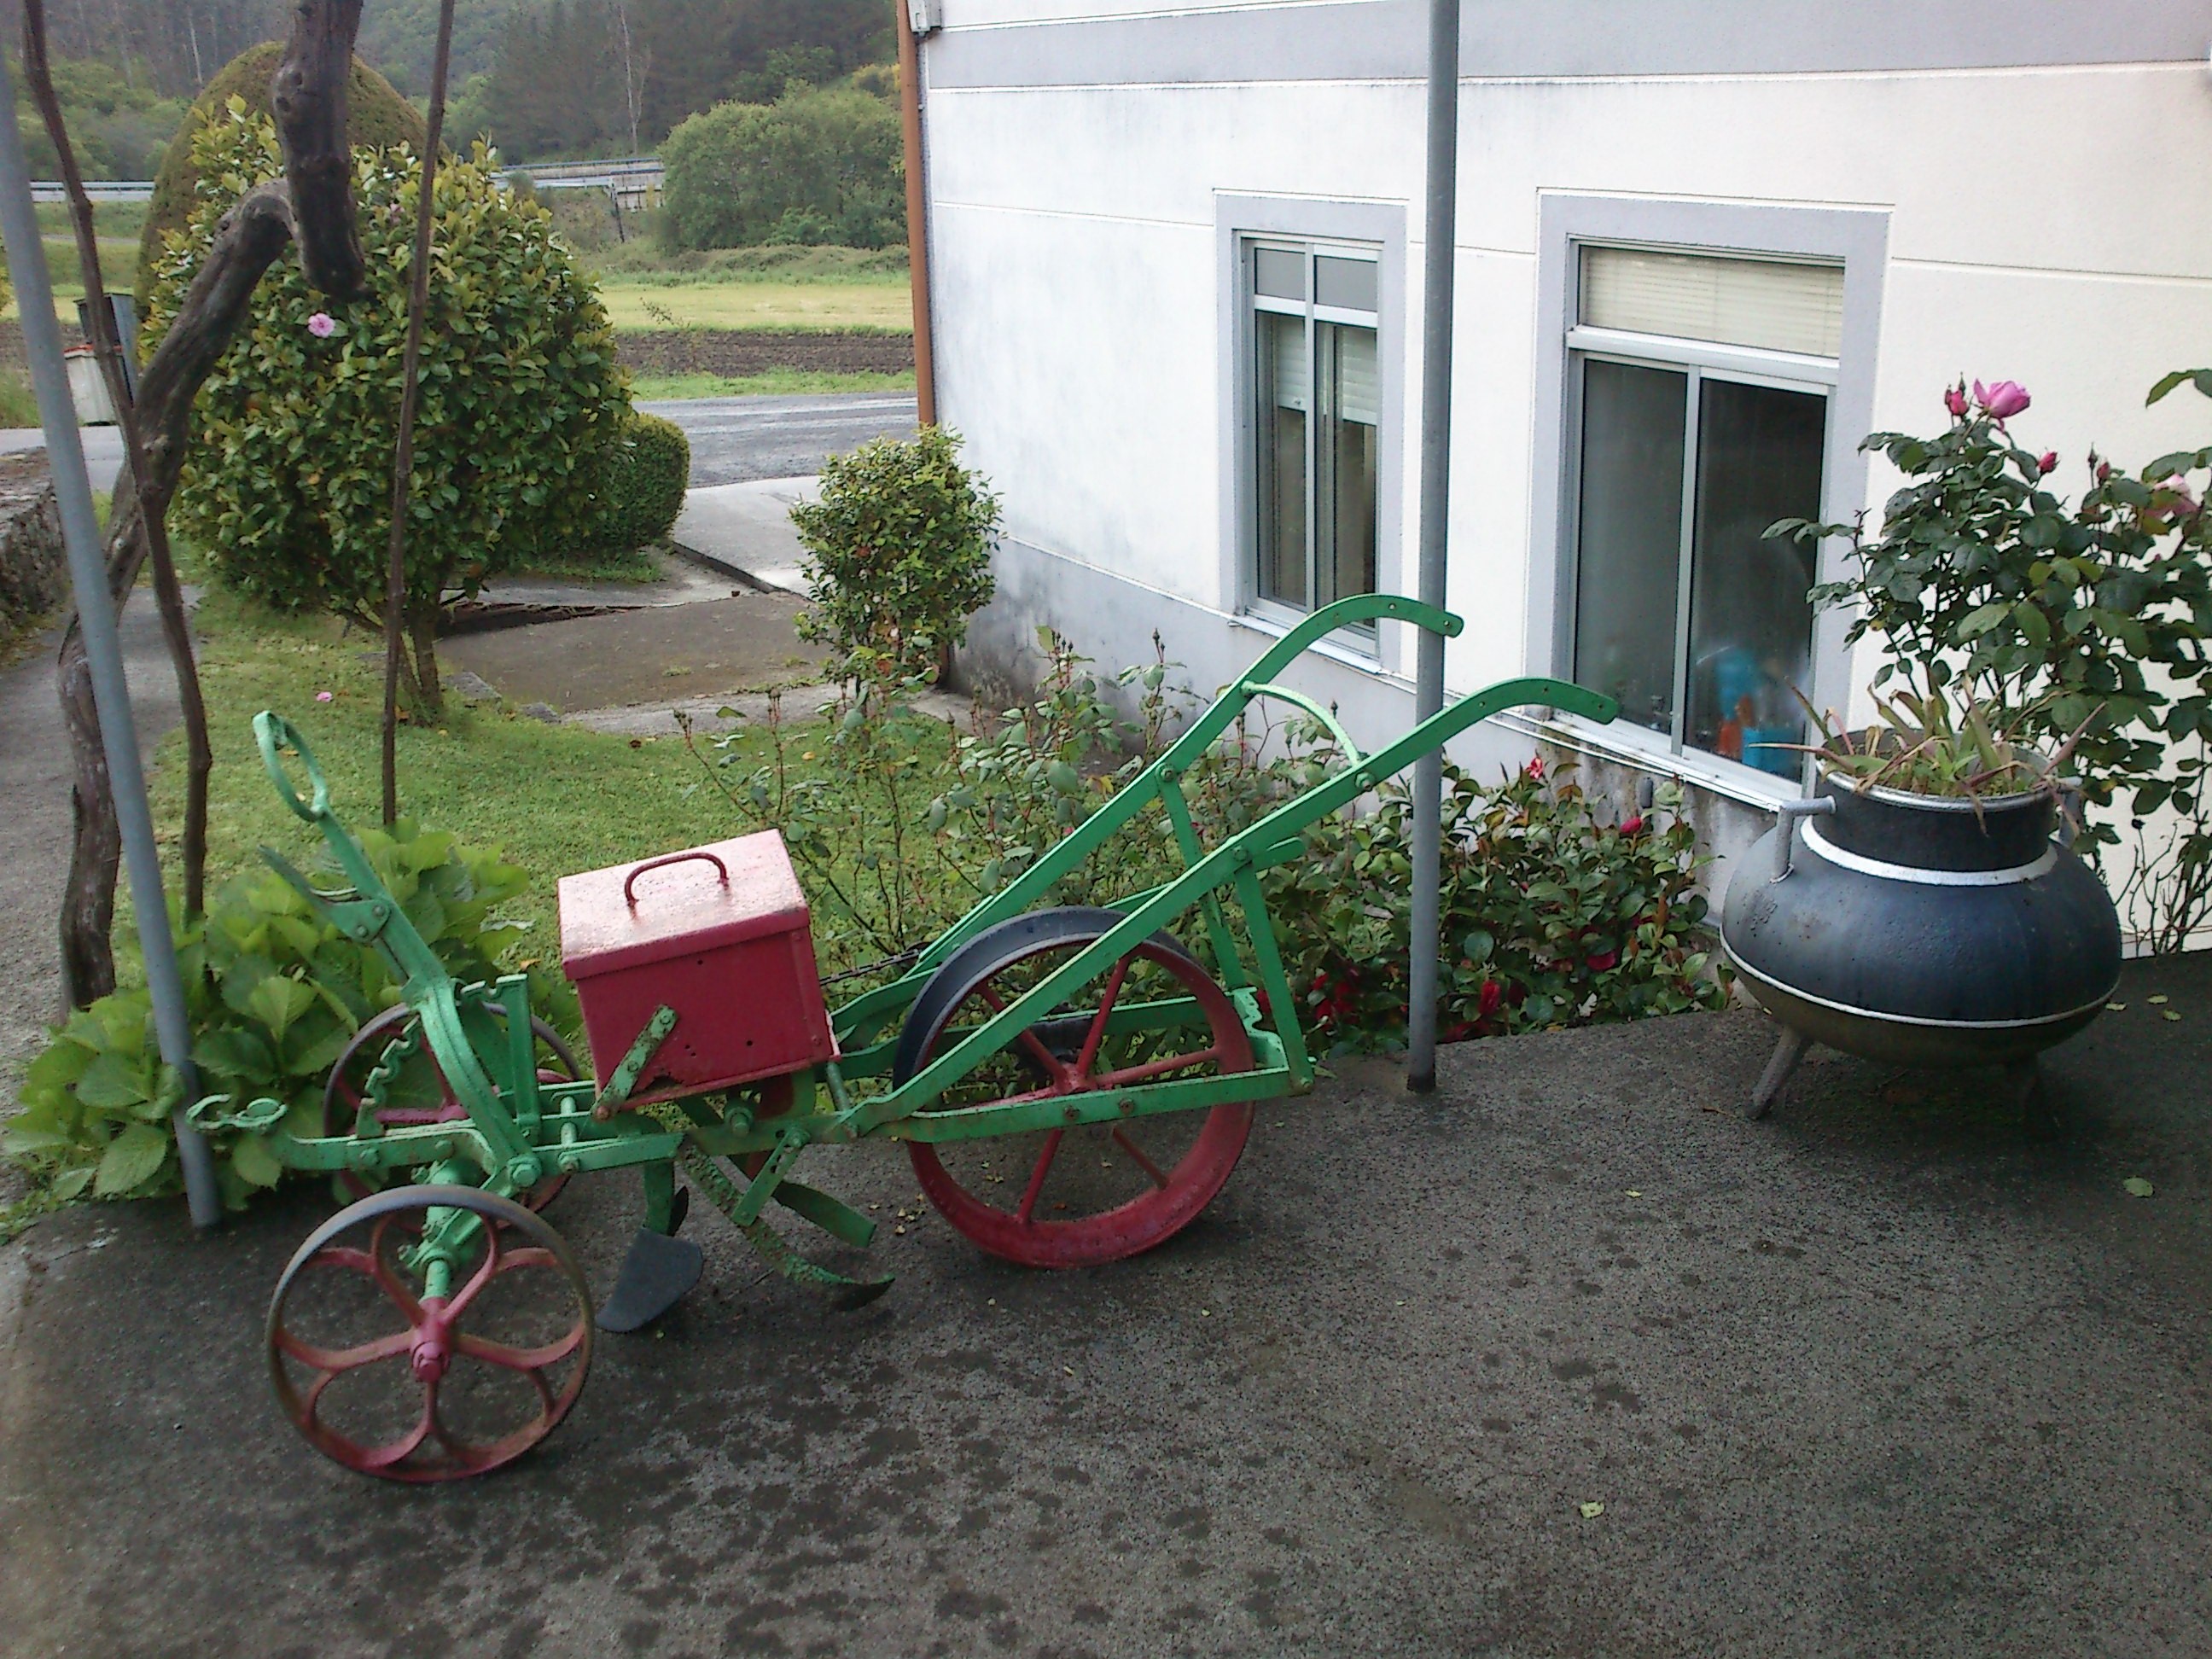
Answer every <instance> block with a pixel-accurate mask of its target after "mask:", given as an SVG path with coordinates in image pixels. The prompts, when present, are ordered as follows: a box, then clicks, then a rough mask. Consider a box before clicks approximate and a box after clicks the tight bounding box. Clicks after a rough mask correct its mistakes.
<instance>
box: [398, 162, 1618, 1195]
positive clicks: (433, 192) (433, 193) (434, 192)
mask: <svg viewBox="0 0 2212 1659" xmlns="http://www.w3.org/2000/svg"><path fill="white" fill-rule="evenodd" d="M431 193H432V195H434V196H435V194H436V193H437V192H436V191H432V192H431ZM1628 1195H1629V1196H1630V1197H1631V1198H1641V1197H1643V1196H1644V1194H1641V1193H1639V1192H1638V1191H1637V1190H1636V1188H1633V1187H1631V1188H1629V1189H1628Z"/></svg>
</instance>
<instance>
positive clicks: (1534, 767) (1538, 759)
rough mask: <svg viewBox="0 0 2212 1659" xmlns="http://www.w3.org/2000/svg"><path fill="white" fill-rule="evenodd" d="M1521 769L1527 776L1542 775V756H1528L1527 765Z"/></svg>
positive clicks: (1535, 776) (1538, 776)
mask: <svg viewBox="0 0 2212 1659" xmlns="http://www.w3.org/2000/svg"><path fill="white" fill-rule="evenodd" d="M1522 772H1523V773H1525V774H1526V775H1528V776H1529V777H1532V778H1541V777H1542V776H1543V775H1544V757H1542V756H1541V755H1531V756H1529V757H1528V765H1526V766H1524V767H1522Z"/></svg>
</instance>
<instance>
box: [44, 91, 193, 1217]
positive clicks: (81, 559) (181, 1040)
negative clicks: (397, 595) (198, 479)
mask: <svg viewBox="0 0 2212 1659" xmlns="http://www.w3.org/2000/svg"><path fill="white" fill-rule="evenodd" d="M0 238H4V239H5V240H6V243H7V247H8V269H9V271H10V272H11V273H13V275H14V276H15V308H16V310H17V312H18V313H20V314H21V317H22V319H23V355H24V356H26V357H27V359H28V360H29V362H30V367H31V385H32V386H33V389H35V390H36V392H38V394H39V421H40V424H41V425H42V426H44V427H45V428H46V460H47V462H48V464H49V465H51V467H52V471H53V477H54V495H55V498H56V500H57V501H58V503H59V505H60V507H61V517H62V543H63V545H64V547H65V548H66V549H67V550H68V551H69V566H70V583H71V584H72V586H74V587H75V588H76V612H77V625H78V626H79V627H80V628H82V629H83V630H84V654H85V660H86V662H87V664H88V665H89V666H90V668H91V670H92V695H93V701H94V703H95V704H96V705H97V707H98V708H99V710H100V745H101V747H102V748H103V749H105V750H106V752H107V778H108V783H109V786H110V787H112V789H113V790H114V792H115V817H116V822H117V823H118V826H119V827H120V828H121V829H122V831H123V858H124V862H125V865H127V866H129V869H130V872H131V903H132V905H133V906H134V907H135V908H137V912H138V943H139V945H140V947H141V949H142V951H143V953H144V955H145V958H146V986H147V989H148V990H149V992H150V993H151V994H152V996H153V1001H154V1031H155V1037H156V1039H157V1040H158V1041H159V1042H160V1044H161V1058H162V1059H163V1060H166V1061H167V1063H168V1064H169V1065H171V1066H175V1067H176V1068H177V1073H178V1075H179V1077H181V1078H182V1079H184V1087H185V1097H184V1099H183V1101H181V1102H179V1104H178V1106H177V1109H176V1112H175V1115H174V1116H173V1120H172V1121H173V1122H174V1123H175V1125H176V1130H177V1157H178V1160H179V1163H181V1164H183V1166H184V1171H185V1197H186V1199H187V1200H188V1201H189V1203H190V1205H191V1213H192V1223H193V1225H195V1226H200V1227H212V1226H214V1225H216V1223H217V1222H219V1221H221V1220H222V1190H221V1189H220V1188H218V1187H217V1186H216V1179H215V1160H214V1158H212V1157H210V1155H209V1152H208V1148H207V1143H206V1142H205V1141H204V1140H203V1139H200V1137H199V1133H198V1132H197V1131H196V1130H195V1129H194V1128H193V1127H191V1124H190V1123H189V1122H187V1121H185V1107H186V1106H188V1105H189V1104H190V1103H191V1102H192V1101H193V1100H194V1099H196V1098H197V1097H198V1093H199V1088H198V1081H197V1078H196V1076H195V1075H194V1072H193V1067H192V1034H191V1025H190V1024H189V1022H188V1021H187V1020H186V1019H185V989H184V982H183V981H182V980H181V979H180V978H179V975H178V972H177V946H176V941H175V940H174V939H172V938H171V937H170V936H169V907H168V904H167V901H166V900H165V899H164V898H163V896H162V894H161V854H158V853H157V852H155V849H154V815H153V813H152V811H151V810H150V809H149V807H148V806H147V805H146V778H145V775H144V773H143V772H142V771H141V770H140V769H139V765H138V731H137V725H136V723H135V722H134V721H133V720H131V691H130V688H129V687H128V686H127V685H126V684H125V682H124V678H123V647H122V643H121V641H118V639H117V637H116V633H115V610H114V606H113V604H112V601H111V600H110V599H109V598H108V595H107V566H106V560H105V559H103V558H102V557H101V556H100V520H99V519H98V517H97V516H96V515H95V514H94V512H93V507H92V483H91V481H90V479H89V478H88V477H87V476H86V474H85V470H84V446H83V444H82V441H80V440H79V439H78V436H77V429H76V405H75V404H74V403H73V402H72V401H71V399H70V389H69V372H68V370H67V369H66V368H64V367H63V364H62V331H61V325H59V324H58V323H57V322H56V321H55V320H54V289H53V283H52V282H51V281H50V280H49V279H48V277H47V275H46V244H45V243H44V242H43V241H41V240H40V236H39V213H38V210H37V208H35V207H34V206H33V205H32V202H31V176H30V172H29V169H28V167H27V165H26V163H25V161H24V160H23V138H22V134H21V131H20V130H19V129H18V128H17V127H16V125H15V76H14V73H13V72H12V71H11V70H9V69H7V68H6V66H5V65H4V64H0Z"/></svg>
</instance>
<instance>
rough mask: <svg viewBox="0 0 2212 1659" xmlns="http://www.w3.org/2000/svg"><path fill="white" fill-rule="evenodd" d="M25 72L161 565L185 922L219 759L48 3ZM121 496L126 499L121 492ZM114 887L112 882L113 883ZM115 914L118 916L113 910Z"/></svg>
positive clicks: (29, 5)
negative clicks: (56, 67) (177, 714)
mask: <svg viewBox="0 0 2212 1659" xmlns="http://www.w3.org/2000/svg"><path fill="white" fill-rule="evenodd" d="M23 69H24V74H25V76H26V78H27V80H28V82H29V83H30V88H31V96H32V98H33V100H34V101H35V102H36V103H37V104H38V106H39V114H40V117H41V118H43V119H44V121H45V122H46V135H47V137H50V138H52V140H53V144H54V153H55V155H57V156H58V158H59V159H60V161H61V173H62V182H63V184H64V186H66V188H67V190H68V192H69V199H70V221H71V223H72V224H73V225H74V226H75V228H76V257H77V265H78V268H79V270H81V272H82V275H83V277H84V291H85V292H86V294H88V295H91V296H92V298H91V300H90V302H89V303H88V305H87V306H86V307H85V310H86V314H87V319H88V322H89V324H90V325H91V329H92V343H93V347H94V351H95V352H96V353H97V354H98V357H99V361H100V368H101V370H102V372H103V374H104V376H105V378H106V383H107V397H108V401H109V402H110V403H111V404H112V405H113V406H114V409H115V422H116V424H117V426H118V427H119V428H121V429H122V433H123V449H124V454H125V459H126V462H127V465H128V466H129V471H130V476H131V487H132V489H133V491H134V492H135V493H136V495H137V501H138V507H139V520H140V523H141V526H142V528H143V537H144V541H145V553H146V556H149V557H150V558H151V559H152V561H153V564H154V597H155V603H156V605H158V606H159V607H160V610H161V633H162V636H163V637H164V639H165V640H166V641H167V643H168V647H169V661H170V664H171V665H172V666H173V668H174V669H175V671H176V676H177V702H178V704H179V708H180V709H181V711H182V713H183V715H184V722H185V748H186V752H187V763H186V771H185V838H184V866H185V869H184V875H185V915H191V916H197V915H199V914H200V912H201V911H202V910H204V908H206V900H207V799H208V774H209V773H210V771H211V770H212V769H214V766H215V752H214V750H213V749H212V748H211V747H210V744H209V742H208V723H207V704H206V702H205V701H204V699H203V698H202V696H200V676H199V665H198V664H197V662H195V661H194V660H193V657H192V633H191V620H190V618H189V617H186V616H185V593H184V588H183V586H181V585H180V584H179V582H178V580H177V563H176V560H175V559H174V558H173V556H171V553H170V550H169V531H168V522H167V520H168V510H169V502H168V496H167V494H166V493H163V492H160V491H157V490H155V489H153V488H152V487H151V485H150V483H149V482H147V481H149V480H150V479H151V477H152V476H153V475H152V473H151V471H150V470H149V467H148V465H147V457H146V451H145V447H144V445H143V442H141V441H140V435H139V430H138V419H137V410H136V408H135V406H134V405H133V403H132V400H131V387H130V386H129V384H128V381H127V378H126V376H125V374H124V366H123V343H122V342H121V341H120V340H119V339H118V338H117V337H116V333H115V318H114V315H113V313H111V312H110V311H109V310H108V308H107V283H106V278H105V276H103V275H102V274H101V271H100V242H99V239H98V237H97V235H96V234H95V233H94V227H93V217H92V198H91V197H89V196H88V195H87V194H86V192H85V188H84V176H83V174H82V173H81V172H80V171H79V170H78V167H77V161H76V149H75V147H74V146H72V145H71V144H70V137H69V129H68V126H67V125H66V124H65V123H64V121H63V119H62V109H61V100H59V99H58V98H57V97H56V96H55V95H54V82H53V74H52V64H51V63H50V62H49V61H48V55H47V51H46V0H24V3H23ZM118 493H120V492H118ZM111 881H112V878H111ZM109 908H112V904H111V906H110V907H109Z"/></svg>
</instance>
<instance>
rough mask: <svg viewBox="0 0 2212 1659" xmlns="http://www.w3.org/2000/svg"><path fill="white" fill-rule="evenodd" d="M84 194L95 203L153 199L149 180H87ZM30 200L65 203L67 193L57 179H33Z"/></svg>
mask: <svg viewBox="0 0 2212 1659" xmlns="http://www.w3.org/2000/svg"><path fill="white" fill-rule="evenodd" d="M84 193H85V194H86V195H87V196H88V197H91V198H92V199H93V200H94V201H95V202H150V201H152V200H153V199H154V181H153V180H152V179H86V180H85V181H84ZM31 199H32V200H33V201H34V202H66V201H68V200H69V191H68V190H67V189H66V188H65V187H64V185H63V184H62V182H61V181H60V180H59V179H33V180H32V181H31Z"/></svg>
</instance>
